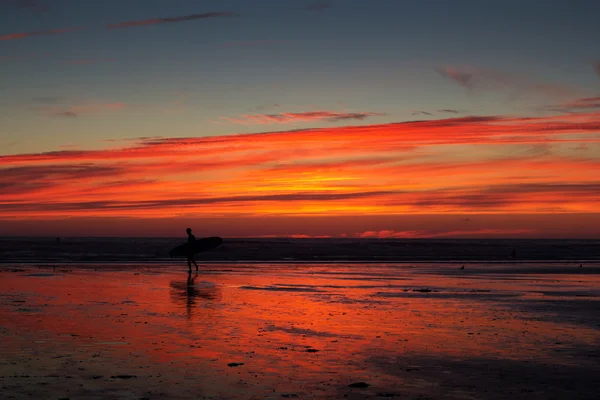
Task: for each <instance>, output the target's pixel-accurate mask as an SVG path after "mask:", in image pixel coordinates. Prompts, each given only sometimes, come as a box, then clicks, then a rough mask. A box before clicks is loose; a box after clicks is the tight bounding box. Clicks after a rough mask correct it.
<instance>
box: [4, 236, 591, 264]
mask: <svg viewBox="0 0 600 400" xmlns="http://www.w3.org/2000/svg"><path fill="white" fill-rule="evenodd" d="M185 241H186V238H130V237H129V238H122V237H107V238H81V237H61V238H56V237H52V238H48V237H45V238H44V237H40V238H31V237H29V238H23V237H20V238H19V237H12V238H11V237H4V238H0V263H42V264H43V263H60V264H64V263H144V264H154V263H158V264H160V263H166V262H172V261H177V260H173V259H171V258H170V257H169V250H171V249H172V248H173V247H175V246H177V245H179V244H181V243H185ZM196 258H197V260H198V262H211V263H238V262H239V263H265V262H269V263H329V262H331V263H338V262H343V263H353V262H355V263H408V262H409V263H419V262H423V263H432V262H433V263H435V262H440V263H455V262H456V263H469V262H472V263H480V262H490V263H494V262H496V263H506V262H515V263H517V262H556V263H561V262H573V263H577V262H580V263H583V262H586V261H598V260H600V240H590V239H586V240H580V239H561V240H556V239H356V238H352V239H351V238H340V239H324V238H318V239H295V238H269V239H248V238H224V242H223V244H222V245H221V246H220V247H218V248H216V249H213V250H211V251H207V252H204V253H200V254H198V255H197V257H196Z"/></svg>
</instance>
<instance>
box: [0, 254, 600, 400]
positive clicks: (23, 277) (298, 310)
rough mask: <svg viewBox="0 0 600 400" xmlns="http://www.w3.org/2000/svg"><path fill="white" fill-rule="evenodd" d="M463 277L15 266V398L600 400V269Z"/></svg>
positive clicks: (10, 270)
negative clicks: (599, 397) (598, 398)
mask: <svg viewBox="0 0 600 400" xmlns="http://www.w3.org/2000/svg"><path fill="white" fill-rule="evenodd" d="M459 267H460V265H451V264H446V265H444V264H436V265H426V264H422V265H418V266H414V268H413V267H412V266H409V265H399V264H390V265H385V264H381V265H377V264H368V265H361V264H353V265H344V264H315V265H306V264H304V265H294V264H289V265H281V264H278V265H268V264H252V265H250V264H249V265H240V264H235V265H225V264H218V265H207V266H203V270H202V271H201V272H200V273H199V274H192V275H191V276H190V277H188V275H187V274H186V273H185V267H184V269H183V271H182V272H179V271H177V272H176V269H175V268H173V267H166V266H165V267H156V266H153V267H151V268H148V267H143V266H135V265H128V266H122V265H117V264H114V265H108V266H103V268H102V269H98V270H95V269H94V268H85V267H84V266H77V265H69V266H68V267H58V268H51V267H43V268H39V267H23V266H19V268H14V267H11V266H4V267H2V269H0V391H1V392H2V393H3V398H18V399H21V398H23V399H24V398H72V399H78V398H85V399H122V398H127V399H142V398H147V399H154V398H174V399H195V398H215V399H218V398H223V399H250V398H256V399H262V398H273V399H275V398H277V399H280V398H331V399H337V398H351V399H352V398H354V399H363V398H384V397H387V398H394V397H396V396H397V397H399V398H440V399H441V398H444V399H446V398H455V399H472V398H491V399H494V398H514V397H517V398H525V397H526V398H528V399H532V398H533V399H547V398H569V399H578V398H581V399H587V398H589V399H591V398H596V394H597V391H598V390H599V389H600V385H599V384H598V383H596V380H597V379H596V378H597V376H598V374H599V373H600V347H599V345H600V313H598V310H599V309H600V307H599V306H600V302H599V301H598V300H599V299H600V266H597V265H591V264H590V265H585V266H583V267H582V268H579V266H578V265H568V264H564V265H552V266H545V265H543V264H518V265H508V264H507V265H498V264H495V265H493V266H486V265H476V264H469V265H467V266H466V267H465V269H459ZM179 269H180V268H179ZM231 363H236V364H240V365H233V364H231ZM358 382H365V383H367V384H368V385H369V386H367V387H363V388H361V387H349V385H350V384H353V383H358Z"/></svg>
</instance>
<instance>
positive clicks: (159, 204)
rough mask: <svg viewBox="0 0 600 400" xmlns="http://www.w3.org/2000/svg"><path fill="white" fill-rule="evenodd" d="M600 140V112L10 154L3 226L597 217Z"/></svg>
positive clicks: (1, 207) (1, 170)
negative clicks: (414, 216) (85, 221)
mask: <svg viewBox="0 0 600 400" xmlns="http://www.w3.org/2000/svg"><path fill="white" fill-rule="evenodd" d="M82 107H83V106H82ZM122 108H123V106H115V107H113V108H110V107H109V110H120V109H122ZM61 110H62V109H61ZM69 110H71V111H72V112H74V113H84V114H85V113H86V112H88V113H92V112H101V111H106V110H105V108H103V107H100V109H99V110H98V109H97V108H94V107H92V108H89V109H86V108H83V109H69ZM63 111H65V110H63ZM599 133H600V113H579V114H568V115H557V116H551V117H540V118H512V117H502V116H491V117H464V118H449V119H441V120H431V121H421V122H404V123H389V124H379V125H366V126H344V127H331V128H323V129H306V130H300V131H298V130H297V131H290V132H266V133H258V134H244V135H229V136H214V137H190V138H140V139H138V140H137V141H134V142H133V143H131V142H129V141H125V142H123V144H122V145H121V146H118V147H113V148H109V149H105V150H62V151H55V152H47V153H39V154H18V155H10V156H1V157H0V176H1V178H0V189H2V190H0V217H8V216H11V217H15V216H18V217H20V218H25V217H28V218H34V217H35V218H42V217H43V218H47V217H58V216H63V217H64V216H81V217H84V216H92V215H93V216H98V215H102V216H113V217H115V216H122V217H131V216H134V217H139V218H142V217H143V218H152V217H160V218H164V217H174V216H177V215H181V214H185V215H193V216H213V217H214V216H216V215H220V216H233V215H246V216H248V215H251V216H268V215H306V216H308V215H357V214H366V215H393V214H407V213H408V214H410V213H427V214H448V213H492V214H493V213H508V214H511V213H512V214H515V213H551V212H563V213H583V212H587V213H594V212H599V211H600V208H599V204H600V181H599V180H598V178H597V171H598V170H600V160H598V158H597V157H595V153H594V151H595V149H597V148H598V146H600V135H599ZM115 144H116V143H114V142H113V143H111V145H112V146H115ZM582 145H584V146H583V147H582ZM540 146H542V147H543V148H542V150H543V151H540ZM429 233H432V232H429Z"/></svg>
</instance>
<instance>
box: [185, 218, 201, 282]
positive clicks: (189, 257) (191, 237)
mask: <svg viewBox="0 0 600 400" xmlns="http://www.w3.org/2000/svg"><path fill="white" fill-rule="evenodd" d="M185 231H186V232H187V235H188V244H189V243H192V242H195V241H196V236H194V235H192V228H187V229H186V230H185ZM187 262H188V268H189V271H188V272H189V273H191V272H192V262H193V263H194V265H195V266H196V271H198V264H197V263H196V258H195V257H194V250H193V249H192V248H191V246H190V250H189V251H188V254H187Z"/></svg>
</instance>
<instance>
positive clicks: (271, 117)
mask: <svg viewBox="0 0 600 400" xmlns="http://www.w3.org/2000/svg"><path fill="white" fill-rule="evenodd" d="M383 115H385V114H382V113H375V112H360V113H342V112H335V111H308V112H301V113H278V114H255V115H242V116H240V117H237V118H225V119H227V120H229V121H231V122H234V123H236V124H290V123H294V122H306V121H327V122H337V121H344V120H352V119H355V120H363V119H365V118H368V117H375V116H383Z"/></svg>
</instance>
